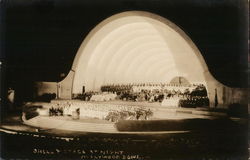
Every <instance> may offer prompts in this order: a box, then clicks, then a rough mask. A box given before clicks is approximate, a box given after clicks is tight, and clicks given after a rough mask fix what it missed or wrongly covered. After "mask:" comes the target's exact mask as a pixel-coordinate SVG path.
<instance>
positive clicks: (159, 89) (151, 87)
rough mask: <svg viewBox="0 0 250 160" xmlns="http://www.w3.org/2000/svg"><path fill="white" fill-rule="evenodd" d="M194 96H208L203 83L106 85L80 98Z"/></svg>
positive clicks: (122, 98) (131, 99) (119, 98)
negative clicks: (184, 84) (186, 84)
mask: <svg viewBox="0 0 250 160" xmlns="http://www.w3.org/2000/svg"><path fill="white" fill-rule="evenodd" d="M110 95H112V96H110ZM194 96H196V99H197V96H200V97H206V96H207V92H206V88H205V86H204V85H203V84H192V85H188V86H180V85H172V84H124V85H105V86H102V87H101V92H92V91H91V92H85V93H84V94H82V95H80V96H78V98H80V99H82V100H84V101H89V100H90V101H91V100H92V101H108V100H115V99H116V100H124V101H147V102H162V101H163V100H164V99H171V98H176V97H180V98H182V99H192V97H194ZM93 97H94V98H93Z"/></svg>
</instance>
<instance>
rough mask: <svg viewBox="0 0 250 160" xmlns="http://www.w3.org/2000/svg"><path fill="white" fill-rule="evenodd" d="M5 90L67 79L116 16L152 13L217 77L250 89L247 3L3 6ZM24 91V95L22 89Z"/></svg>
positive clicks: (92, 1)
mask: <svg viewBox="0 0 250 160" xmlns="http://www.w3.org/2000/svg"><path fill="white" fill-rule="evenodd" d="M0 10H1V13H0V15H1V35H0V38H1V39H0V40H1V48H0V49H1V52H0V53H1V57H0V58H1V62H2V66H1V85H2V89H3V88H5V89H6V88H8V87H12V88H14V89H16V90H22V94H19V98H21V96H22V98H25V97H27V95H29V93H30V90H32V85H31V84H32V83H33V82H34V81H60V80H61V79H62V78H63V77H62V76H60V75H61V73H65V75H67V73H68V71H69V70H70V68H71V65H72V63H73V59H74V56H75V55H76V52H77V50H78V48H79V47H80V45H81V43H82V41H83V40H84V38H85V37H86V35H87V34H88V33H89V32H90V31H91V29H93V28H94V27H95V26H96V25H97V24H98V23H100V22H101V21H102V20H104V19H105V18H108V17H110V16H112V15H114V14H116V13H120V12H123V11H130V10H141V11H149V12H152V13H155V14H158V15H160V16H163V17H165V18H167V19H168V20H170V21H172V22H173V23H175V24H176V25H177V26H179V27H180V28H181V29H182V30H183V31H184V32H185V33H186V34H187V35H188V36H189V37H190V38H191V39H192V40H193V42H194V43H195V44H196V45H197V47H198V48H199V50H200V51H201V53H202V55H203V57H204V59H205V61H206V63H207V65H208V68H209V70H210V72H211V73H212V75H213V76H214V77H215V78H216V79H217V80H218V81H220V82H221V83H223V84H225V85H228V86H230V87H244V88H246V87H247V64H248V63H247V62H248V61H247V59H248V58H247V56H248V32H247V30H248V23H247V21H248V3H247V1H246V0H219V1H218V0H204V1H200V0H185V1H184V0H105V1H104V0H74V1H70V0H2V1H1V8H0ZM20 88H21V89H20Z"/></svg>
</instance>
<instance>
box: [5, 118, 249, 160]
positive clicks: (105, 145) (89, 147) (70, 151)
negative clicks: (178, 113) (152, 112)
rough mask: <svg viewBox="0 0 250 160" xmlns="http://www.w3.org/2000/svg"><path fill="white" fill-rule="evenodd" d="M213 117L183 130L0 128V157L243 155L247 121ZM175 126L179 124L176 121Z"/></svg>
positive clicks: (158, 159) (163, 159) (191, 159)
mask: <svg viewBox="0 0 250 160" xmlns="http://www.w3.org/2000/svg"><path fill="white" fill-rule="evenodd" d="M216 121H218V123H214V122H213V123H212V126H211V124H210V126H209V125H208V124H206V123H204V125H208V126H207V127H206V126H205V127H204V125H203V123H197V122H195V123H194V126H195V127H190V128H189V129H190V130H189V131H188V132H185V133H160V132H159V133H151V134H149V133H147V134H144V133H145V132H144V133H143V132H142V134H104V133H102V134H100V133H77V132H76V133H67V132H65V131H56V133H60V132H61V134H55V133H53V132H49V131H48V132H24V131H22V132H9V133H6V132H5V131H2V132H1V157H2V158H3V159H10V158H15V159H17V158H19V159H90V160H98V159H100V160H105V159H135V160H137V159H141V160H142V159H152V160H168V159H173V160H176V159H177V160H185V159H188V160H195V159H197V160H200V159H204V160H206V159H207V160H210V159H218V160H219V159H231V160H238V159H239V160H241V159H242V160H245V159H247V158H248V150H247V148H248V142H247V141H248V138H247V122H246V121H243V122H242V121H238V120H237V121H235V120H226V121H225V120H223V121H221V120H216ZM197 124H199V125H200V128H202V129H199V126H198V125H197ZM232 124H233V125H232ZM236 124H237V125H236ZM162 125H163V124H162ZM179 125H184V126H185V124H182V123H179ZM189 125H192V124H190V123H189ZM184 128H185V127H184ZM180 129H181V127H180ZM176 130H177V129H176ZM178 130H179V129H178Z"/></svg>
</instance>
